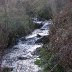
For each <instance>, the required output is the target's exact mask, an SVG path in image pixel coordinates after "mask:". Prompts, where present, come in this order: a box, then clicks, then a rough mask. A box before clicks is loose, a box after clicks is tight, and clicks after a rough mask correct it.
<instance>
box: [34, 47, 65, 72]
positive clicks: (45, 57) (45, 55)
mask: <svg viewBox="0 0 72 72" xmlns="http://www.w3.org/2000/svg"><path fill="white" fill-rule="evenodd" d="M58 61H59V58H58V57H57V55H55V54H53V52H51V51H50V50H48V49H47V48H41V49H40V59H37V60H36V61H35V64H36V65H38V66H39V67H41V68H42V69H43V72H52V71H53V72H65V71H64V68H63V67H62V66H61V65H60V64H59V63H58Z"/></svg>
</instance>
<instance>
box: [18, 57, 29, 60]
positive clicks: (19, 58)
mask: <svg viewBox="0 0 72 72" xmlns="http://www.w3.org/2000/svg"><path fill="white" fill-rule="evenodd" d="M26 59H29V58H27V57H18V60H26Z"/></svg>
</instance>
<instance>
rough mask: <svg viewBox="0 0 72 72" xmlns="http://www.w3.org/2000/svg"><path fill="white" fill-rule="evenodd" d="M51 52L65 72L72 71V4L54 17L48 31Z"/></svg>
mask: <svg viewBox="0 0 72 72" xmlns="http://www.w3.org/2000/svg"><path fill="white" fill-rule="evenodd" d="M50 44H51V51H52V52H54V54H56V55H57V56H58V57H59V64H60V65H62V66H63V67H64V68H65V70H66V72H71V71H72V3H69V4H68V5H66V6H65V7H64V8H63V10H62V11H61V12H60V13H59V14H57V15H56V16H55V17H54V25H53V26H52V27H51V30H50Z"/></svg>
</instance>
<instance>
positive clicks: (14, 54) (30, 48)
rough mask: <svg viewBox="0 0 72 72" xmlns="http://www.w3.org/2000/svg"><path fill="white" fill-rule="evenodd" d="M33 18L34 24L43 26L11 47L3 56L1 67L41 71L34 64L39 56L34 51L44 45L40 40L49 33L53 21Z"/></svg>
mask: <svg viewBox="0 0 72 72" xmlns="http://www.w3.org/2000/svg"><path fill="white" fill-rule="evenodd" d="M32 20H33V23H34V24H38V25H41V27H40V28H39V29H35V30H34V31H33V32H32V33H31V34H29V35H27V36H25V37H22V38H20V39H19V40H18V43H17V45H14V46H13V47H12V48H9V49H8V50H7V51H6V54H5V55H4V56H3V59H2V64H1V67H3V68H5V67H8V68H13V70H12V71H11V72H39V71H40V70H41V68H40V67H38V66H37V65H35V64H34V61H35V60H36V59H37V58H38V57H39V56H38V55H37V54H34V52H35V51H36V49H37V48H41V47H42V46H43V44H42V42H40V40H41V39H42V38H43V37H45V36H48V35H49V25H50V24H52V21H51V20H49V21H47V20H45V21H39V20H38V19H37V18H33V19H32ZM38 41H39V42H38Z"/></svg>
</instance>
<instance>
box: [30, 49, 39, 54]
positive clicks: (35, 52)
mask: <svg viewBox="0 0 72 72" xmlns="http://www.w3.org/2000/svg"><path fill="white" fill-rule="evenodd" d="M31 54H32V55H40V48H37V49H36V50H35V51H34V52H32V53H31Z"/></svg>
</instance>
